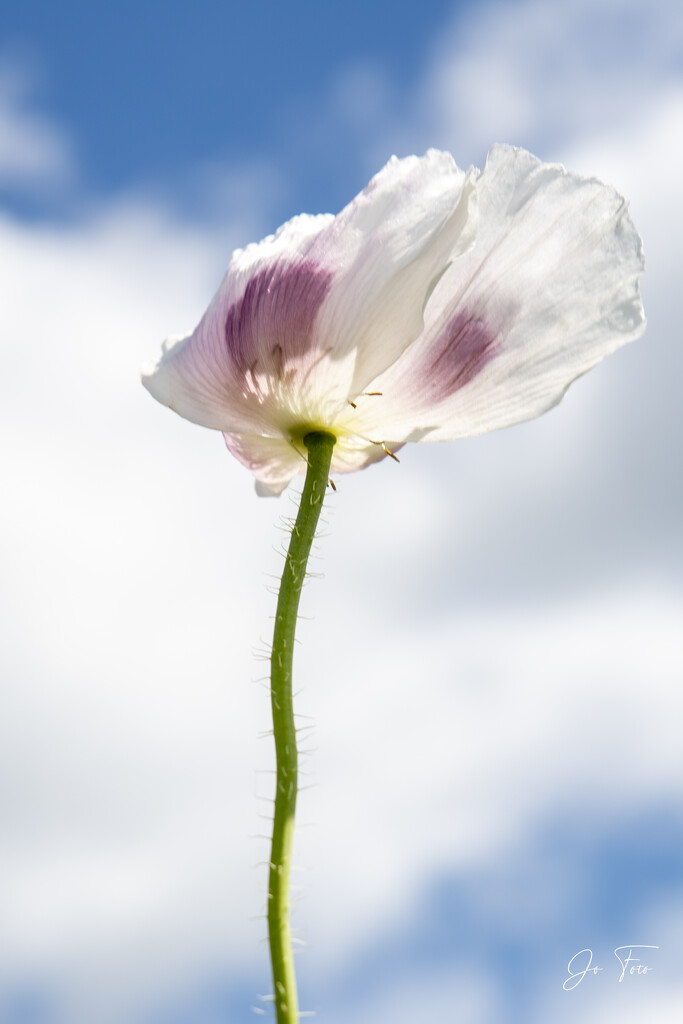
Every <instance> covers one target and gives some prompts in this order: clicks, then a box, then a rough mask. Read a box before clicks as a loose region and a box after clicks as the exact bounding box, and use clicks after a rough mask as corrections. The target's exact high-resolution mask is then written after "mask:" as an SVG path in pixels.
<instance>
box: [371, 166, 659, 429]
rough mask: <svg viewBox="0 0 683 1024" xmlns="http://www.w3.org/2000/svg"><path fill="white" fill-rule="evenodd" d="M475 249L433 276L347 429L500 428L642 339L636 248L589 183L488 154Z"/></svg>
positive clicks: (626, 224) (610, 193)
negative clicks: (411, 334)
mask: <svg viewBox="0 0 683 1024" xmlns="http://www.w3.org/2000/svg"><path fill="white" fill-rule="evenodd" d="M478 192H479V233H478V236H477V241H476V244H475V245H474V246H473V247H472V249H471V250H469V252H467V253H466V254H464V255H463V256H461V257H460V258H459V259H458V260H457V261H455V262H454V263H453V264H452V265H451V266H450V267H449V269H448V270H447V272H446V273H445V274H444V276H443V278H442V279H441V281H440V282H439V284H438V286H437V288H436V289H435V291H434V294H433V296H432V298H431V299H430V302H429V304H428V306H427V309H426V311H425V330H424V333H423V335H422V336H421V337H420V339H419V340H418V341H417V342H416V343H415V344H414V345H413V346H411V348H410V349H409V350H408V351H407V352H406V354H405V355H404V356H403V358H402V359H400V360H398V361H397V362H396V364H395V365H394V366H393V367H392V368H391V369H390V370H389V371H388V372H387V373H386V374H385V375H383V376H382V377H380V378H379V379H378V380H376V381H374V382H373V383H372V385H371V386H370V388H369V390H378V391H382V392H383V395H384V396H385V400H384V408H383V409H382V408H380V405H379V400H376V404H372V405H371V404H370V403H366V405H365V406H364V411H365V418H364V422H363V423H362V424H361V423H360V422H359V429H364V430H366V431H369V430H375V431H377V430H381V431H382V432H383V436H384V437H385V438H387V439H389V438H393V439H394V440H396V439H404V438H407V437H409V436H411V435H412V436H415V432H416V431H417V432H418V433H419V434H420V435H421V439H423V440H429V441H432V440H433V441H438V440H446V439H449V438H456V437H464V436H468V435H472V434H478V433H482V432H485V431H489V430H495V429H498V428H500V427H506V426H510V425H511V424H514V423H519V422H520V421H522V420H526V419H530V418H532V417H534V416H538V415H539V414H540V413H542V412H544V411H545V410H547V409H549V408H550V407H552V406H553V405H555V404H557V402H559V401H560V400H561V398H562V397H563V395H564V393H565V392H566V390H567V388H568V386H569V384H570V383H571V382H572V381H573V380H574V379H575V378H576V377H578V376H579V375H581V374H582V373H585V372H586V370H589V369H590V368H591V367H592V366H595V365H596V363H598V362H599V361H600V360H601V359H603V358H604V357H605V356H606V355H608V354H609V353H610V352H613V351H614V350H615V349H617V348H618V347H619V346H620V345H623V344H624V343H625V342H628V341H631V340H633V339H634V338H637V337H638V336H639V335H640V334H641V333H642V332H643V330H644V326H645V320H644V316H643V311H642V306H641V302H640V296H639V291H638V276H639V275H640V274H641V273H642V270H643V256H642V248H641V243H640V239H639V237H638V234H637V232H636V231H635V228H634V227H633V224H632V222H631V220H630V218H629V216H628V213H627V207H626V203H625V201H624V200H623V199H622V198H621V196H619V195H618V194H617V193H616V192H615V191H614V190H613V189H612V188H610V187H608V186H606V185H603V184H602V183H601V182H599V181H596V180H594V179H585V178H580V177H578V176H576V175H571V174H568V173H567V172H566V171H565V170H564V168H562V167H560V166H558V165H547V164H542V163H541V162H540V161H539V160H537V159H536V158H535V157H533V156H531V155H530V154H529V153H526V152H525V151H523V150H519V149H513V148H512V147H510V146H495V147H494V148H493V149H492V150H491V153H490V154H489V158H488V160H487V163H486V167H485V168H484V170H483V172H482V174H481V176H480V178H479V182H478Z"/></svg>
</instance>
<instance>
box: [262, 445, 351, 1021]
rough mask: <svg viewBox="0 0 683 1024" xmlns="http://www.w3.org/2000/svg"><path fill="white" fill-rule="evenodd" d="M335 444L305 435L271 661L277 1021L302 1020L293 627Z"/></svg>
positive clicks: (271, 904)
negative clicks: (295, 925)
mask: <svg viewBox="0 0 683 1024" xmlns="http://www.w3.org/2000/svg"><path fill="white" fill-rule="evenodd" d="M334 443H335V438H334V437H333V436H332V434H327V433H324V432H323V431H315V432H313V433H311V434H307V435H306V437H304V445H305V446H306V448H307V450H308V470H307V472H306V480H305V483H304V489H303V493H302V495H301V505H300V506H299V514H298V515H297V518H296V523H295V524H294V529H293V531H292V537H291V540H290V542H289V550H288V552H287V558H286V560H285V567H284V571H283V573H282V582H281V583H280V593H279V596H278V601H277V611H276V613H275V630H274V633H273V651H272V654H271V662H270V664H271V677H270V679H271V691H270V692H271V706H272V709H273V734H274V736H275V759H276V768H277V783H276V789H275V813H274V817H273V842H272V845H271V850H270V874H269V879H268V935H269V938H270V959H271V963H272V965H273V986H274V987H273V991H274V995H275V1015H276V1020H277V1024H298V1020H299V1008H298V1002H297V992H296V977H295V974H294V958H293V955H292V938H291V933H290V928H289V873H290V867H291V858H292V840H293V839H294V812H295V810H296V797H297V774H298V765H297V748H296V729H295V727H294V710H293V707H292V659H293V655H294V630H295V628H296V619H297V613H298V609H299V598H300V596H301V587H302V585H303V582H304V576H305V574H306V565H307V564H308V556H309V554H310V551H311V545H312V543H313V537H314V536H315V529H316V526H317V525H318V519H319V517H320V510H321V508H322V504H323V498H324V497H325V488H326V487H327V479H328V473H329V470H330V462H331V461H332V449H333V448H334Z"/></svg>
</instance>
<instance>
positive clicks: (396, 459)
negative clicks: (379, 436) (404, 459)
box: [368, 437, 401, 462]
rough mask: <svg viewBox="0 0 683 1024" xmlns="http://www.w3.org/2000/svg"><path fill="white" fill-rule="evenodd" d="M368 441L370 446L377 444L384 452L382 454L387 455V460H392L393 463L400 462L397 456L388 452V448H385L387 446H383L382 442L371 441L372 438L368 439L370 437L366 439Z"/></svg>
mask: <svg viewBox="0 0 683 1024" xmlns="http://www.w3.org/2000/svg"><path fill="white" fill-rule="evenodd" d="M368 441H369V442H370V444H378V445H379V446H380V448H381V449H382V451H383V452H384V454H385V455H388V456H389V458H391V459H393V460H394V462H400V461H401V460H400V459H399V457H398V455H394V453H393V452H392V451H390V449H389V448H387V446H386V445H385V443H384V441H373V440H372V438H370V437H369V438H368Z"/></svg>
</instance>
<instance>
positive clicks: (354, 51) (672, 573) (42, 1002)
mask: <svg viewBox="0 0 683 1024" xmlns="http://www.w3.org/2000/svg"><path fill="white" fill-rule="evenodd" d="M2 22H3V28H2V35H1V37H0V272H1V277H2V281H3V288H2V300H1V301H0V344H1V345H2V349H3V368H4V372H3V374H2V377H1V378H0V389H2V401H1V402H0V432H1V434H2V443H1V445H0V478H1V479H2V481H3V485H4V486H3V491H4V495H3V500H2V502H0V521H1V522H2V530H1V533H0V565H1V567H2V568H1V573H0V579H1V580H2V583H0V608H1V611H2V617H1V620H2V622H3V634H4V638H3V642H2V645H0V663H1V665H2V671H1V677H2V679H3V696H2V704H3V707H2V713H1V714H0V820H1V821H2V829H1V830H0V949H1V953H0V1024H92V1022H93V1021H98V1022H99V1024H218V1022H222V1021H230V1022H233V1021H235V1022H237V1021H246V1020H251V1019H259V1016H262V1014H263V1012H265V1013H266V1019H268V1017H267V1014H268V1013H269V1004H268V1001H267V998H266V997H267V995H268V993H269V985H270V979H269V972H268V962H267V949H266V946H265V941H264V940H265V932H266V930H265V921H264V917H263V914H264V903H265V895H264V892H265V870H264V861H265V860H266V858H267V841H266V839H265V838H263V837H264V835H265V834H266V833H267V831H268V822H267V820H266V819H267V815H268V810H269V796H270V786H271V775H270V774H269V772H270V770H271V768H272V753H271V738H270V737H269V736H268V729H269V720H268V696H267V692H266V688H265V685H264V677H265V676H266V673H267V665H266V664H265V662H264V651H265V650H266V646H267V643H268V634H269V629H270V627H271V616H272V613H273V608H274V596H273V591H272V588H273V586H274V584H275V582H276V577H277V575H278V573H279V570H280V568H281V565H282V555H281V550H282V546H283V544H284V543H285V542H286V522H287V519H288V518H290V517H291V516H292V515H293V512H294V509H295V496H293V495H292V494H291V493H290V492H286V493H285V494H284V495H283V496H282V497H281V498H279V499H277V500H274V499H270V500H266V499H260V498H257V497H256V495H255V494H254V490H253V481H252V479H251V477H250V475H249V473H248V472H247V471H246V470H245V469H244V468H243V467H242V466H240V465H239V464H238V463H237V462H235V461H234V460H232V459H231V457H230V456H229V454H228V453H227V452H226V450H225V447H224V445H223V442H222V439H221V438H220V437H219V436H218V435H215V434H213V433H212V432H210V431H207V430H202V429H200V428H197V427H194V426H193V425H191V424H189V423H187V422H186V421H183V420H181V419H180V418H178V417H175V416H173V415H172V414H171V413H170V412H169V411H168V410H166V409H163V408H162V407H161V406H158V405H157V404H156V403H154V402H153V401H151V400H150V397H149V395H148V394H147V393H146V392H145V391H144V390H143V388H142V387H141V386H140V383H139V371H140V366H141V365H142V364H143V363H145V362H148V361H149V360H153V359H154V358H155V357H156V355H157V353H158V350H159V346H160V343H161V341H162V339H164V338H165V337H169V336H172V335H178V334H182V333H184V332H187V331H189V330H191V329H192V328H193V327H194V325H195V324H196V322H197V321H198V319H199V317H200V316H201V314H202V312H203V310H204V309H205V307H206V305H207V303H208V301H209V300H210V298H211V296H212V294H213V292H214V290H215V288H216V287H217V284H218V282H219V281H220V278H221V277H222V274H223V272H224V270H225V266H226V265H227V262H228V260H229V258H230V253H231V252H232V250H233V249H234V248H235V247H236V246H242V245H245V244H247V243H248V242H250V241H255V240H257V239H259V238H260V237H263V236H264V235H265V234H268V233H270V232H272V231H273V230H274V229H275V228H276V227H277V226H278V225H279V224H280V223H282V222H283V221H284V220H285V219H287V218H288V217H290V216H292V215H293V214H296V213H298V212H301V211H306V212H310V213H317V212H326V211H329V212H336V211H337V210H338V209H340V208H341V207H342V206H343V205H344V204H345V203H346V202H348V200H349V199H351V198H352V196H353V195H354V194H355V193H356V192H357V191H358V190H359V189H360V188H362V187H363V185H364V184H365V183H366V182H367V180H368V179H369V177H370V176H371V175H372V174H373V173H374V172H375V171H377V170H378V169H379V167H381V166H382V164H383V163H384V162H385V161H386V160H387V159H388V157H389V156H390V155H391V154H392V153H397V154H398V155H406V154H408V153H411V152H418V153H420V152H423V151H424V150H425V149H426V148H428V147H429V146H437V147H441V148H445V149H448V150H449V151H451V152H452V153H453V154H454V156H455V159H456V160H457V162H458V163H459V164H460V166H462V167H467V166H469V164H471V163H474V164H476V165H478V166H481V165H482V163H483V160H484V159H485V155H486V152H487V150H488V148H489V146H490V145H491V144H492V143H494V142H510V143H514V144H516V145H521V146H525V147H527V148H529V149H530V150H532V151H533V152H535V153H536V154H537V155H538V156H540V157H541V158H542V159H544V160H547V161H561V162H562V163H564V164H565V165H566V166H567V167H568V168H570V169H571V170H573V171H576V172H579V173H582V174H586V175H591V176H593V175H594V176H597V177H599V178H601V179H602V180H604V181H606V182H609V183H610V184H612V185H614V186H615V187H616V188H617V189H619V190H620V191H621V192H622V193H623V194H624V195H625V196H627V197H628V199H629V200H630V209H631V215H632V217H633V220H634V222H635V224H636V226H637V227H638V229H639V231H640V232H641V234H642V236H643V241H644V247H645V253H646V260H647V272H646V275H645V278H644V280H643V286H642V289H643V297H644V303H645V309H646V313H647V316H648V324H649V326H648V330H647V333H646V335H645V336H644V337H643V338H642V339H640V340H639V341H637V342H635V343H634V344H632V345H629V346H627V347H626V348H624V349H622V350H620V351H619V352H618V353H616V354H615V355H613V356H611V357H610V358H609V359H608V360H607V361H606V362H605V363H604V364H602V365H601V366H600V367H598V368H597V369H595V370H594V371H592V372H591V373H590V374H588V375H587V376H586V377H584V378H583V379H582V380H580V381H578V382H577V383H576V384H575V385H573V386H572V388H571V389H570V391H569V394H568V396H567V398H566V400H565V401H564V402H563V403H562V405H561V406H559V407H558V408H557V409H555V410H553V411H552V412H551V413H549V414H547V415H546V416H544V417H542V418H540V419H539V420H536V421H533V422H531V423H527V424H524V425H521V426H518V427H515V428H512V429H510V430H507V431H501V432H499V433H495V434H491V435H486V436H483V437H480V438H476V439H472V440H468V441H462V442H457V443H453V444H447V445H424V446H422V445H421V446H411V447H409V448H406V449H404V451H403V452H402V455H401V463H400V465H396V464H395V463H393V462H392V461H391V460H385V461H384V462H382V463H380V464H378V465H376V466H373V467H371V468H370V469H369V470H368V471H367V472H362V473H359V474H355V475H351V476H348V477H345V478H344V479H343V480H339V481H337V487H338V490H337V493H336V494H335V495H333V496H331V497H330V499H329V501H328V504H327V507H326V510H325V513H324V516H325V522H324V528H323V530H322V531H321V535H320V537H319V540H318V541H317V544H316V558H317V559H318V560H317V561H316V563H315V565H314V570H315V572H316V573H319V574H320V576H321V578H312V579H311V580H310V581H309V584H308V585H307V587H306V589H305V591H304V599H303V607H302V611H303V614H304V615H305V616H307V618H306V619H304V620H303V621H302V623H301V632H300V641H301V645H300V647H299V650H298V657H297V663H296V666H295V670H296V675H297V681H298V686H299V687H300V692H299V695H298V697H297V700H298V707H299V711H300V713H301V714H302V715H306V716H309V717H308V718H306V719H305V721H306V722H310V725H311V729H310V737H307V738H306V740H305V743H304V744H303V746H304V747H305V749H306V751H307V753H306V754H305V755H304V758H303V767H304V769H305V771H306V772H307V773H308V774H307V779H306V782H307V787H309V788H306V790H305V791H304V792H303V793H302V795H301V801H300V813H299V820H300V827H299V830H298V833H297V846H296V862H297V865H298V866H299V867H300V869H301V870H300V871H298V872H297V875H296V882H297V885H300V899H298V900H297V906H296V910H295V916H294V923H295V926H296V928H297V933H298V935H299V936H300V937H301V939H302V943H304V944H303V945H302V947H301V952H300V954H299V955H298V956H297V964H298V971H299V978H300V997H301V1005H302V1007H303V1008H304V1009H306V1010H311V1011H315V1012H316V1017H317V1019H319V1020H320V1021H322V1022H325V1024H341V1022H342V1021H348V1020H353V1021H355V1022H356V1024H366V1022H367V1024H369V1022H371V1021H372V1022H373V1024H376V1022H378V1021H387V1022H389V1021H390V1022H391V1024H404V1022H406V1024H407V1022H408V1021H414V1020H415V1019H420V1020H424V1021H435V1022H436V1021H444V1022H446V1024H456V1022H459V1021H467V1022H468V1024H494V1022H495V1024H541V1022H543V1024H545V1022H547V1021H548V1020H549V1019H552V1020H554V1021H557V1022H558V1024H575V1022H576V1024H578V1022H581V1024H598V1022H599V1024H613V1022H614V1024H616V1022H617V1021H618V1022H619V1024H635V1022H636V1021H642V1020H643V1019H647V1020H648V1021H650V1022H652V1024H672V1022H673V1021H679V1020H680V1019H681V1015H682V1014H683V974H682V972H681V968H680V964H681V962H683V862H682V860H681V856H680V850H681V846H682V841H683V755H682V754H681V747H680V733H681V729H680V720H681V712H682V711H683V701H682V699H681V695H680V684H681V682H682V681H683V646H682V645H681V613H682V612H683V571H682V564H683V563H682V555H683V544H682V543H681V530H680V523H681V513H682V512H683V508H682V506H683V488H682V485H681V479H680V474H679V473H678V472H677V466H678V465H679V464H680V460H681V452H680V447H681V436H682V433H683V432H682V426H683V422H682V421H683V413H682V412H681V402H680V384H679V382H680V380H681V377H682V375H683V355H682V352H681V345H680V328H679V326H678V316H677V314H678V305H679V292H680V283H679V277H680V266H681V265H683V253H682V252H681V238H682V237H683V207H682V205H681V202H680V181H681V178H682V175H683V15H682V14H681V13H680V10H679V5H677V4H674V3H673V2H671V3H670V2H668V0H654V2H651V3H648V4H642V3H640V2H635V0H623V2H616V0H592V2H590V3H589V2H588V0H585V2H584V0H565V2H559V3H557V4H553V5H549V4H546V3H541V2H538V0H517V2H508V3H501V2H497V3H496V2H491V0H484V2H480V3H477V4H474V3H460V4H452V3H447V2H440V3H437V2H431V0H425V2H422V3H420V4H419V5H410V4H405V5H395V4H389V3H385V2H384V0H380V2H377V3H374V4H367V3H365V4H362V5H361V4H360V3H358V2H357V0H349V2H348V3H346V4H344V5H343V7H342V5H320V4H313V3H309V2H304V0H298V2H292V3H279V4H276V3H261V4H251V5H239V6H238V5H235V4H230V3H228V4H225V3H218V2H217V0H216V2H208V0H205V2H203V3H202V2H198V3H195V4H193V5H191V6H190V5H189V4H188V5H181V4H170V5H169V4H164V5H162V4H161V3H157V2H151V0H150V2H148V3H143V4H140V3H138V4H135V5H134V4H132V3H129V2H121V3H119V4H117V5H116V6H115V7H114V6H111V5H106V6H105V5H104V4H102V5H98V4H92V3H90V4H86V3H84V2H80V3H79V2H75V0H65V2H64V3H62V4H60V5H59V6H58V7H56V6H55V5H51V4H47V3H44V2H37V0H36V2H31V0H27V2H25V3H23V4H21V5H18V4H15V5H12V6H11V7H8V8H7V10H4V11H3V19H2ZM302 720H303V719H302ZM628 943H636V944H642V945H645V946H651V947H656V948H652V949H649V950H643V951H641V953H642V962H644V963H648V964H649V965H650V966H651V967H652V971H650V972H649V973H648V974H647V975H644V976H643V975H634V976H630V975H627V976H626V977H625V978H624V979H623V981H622V982H620V981H619V974H620V969H619V963H618V961H617V959H616V957H615V955H614V952H613V951H614V949H615V948H617V947H620V946H622V945H624V944H628ZM584 949H591V950H592V951H593V957H594V961H593V962H594V963H595V964H598V965H600V966H601V967H602V968H603V970H602V972H600V973H599V974H597V975H587V976H586V978H585V979H584V981H583V982H582V983H581V984H580V986H578V987H577V988H576V989H575V990H572V991H569V992H567V991H564V990H563V981H564V980H565V978H566V977H567V964H568V962H569V960H570V958H571V957H572V956H573V955H574V954H575V953H578V952H579V951H581V950H584ZM254 1011H256V1017H255V1014H254Z"/></svg>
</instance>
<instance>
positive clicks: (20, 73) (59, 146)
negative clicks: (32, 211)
mask: <svg viewBox="0 0 683 1024" xmlns="http://www.w3.org/2000/svg"><path fill="white" fill-rule="evenodd" d="M33 77H34V76H32V75H31V74H30V72H29V70H28V69H27V68H26V67H24V66H21V65H19V64H18V63H16V62H9V61H7V60H5V61H3V62H1V63H0V186H3V187H10V188H12V189H16V188H19V189H21V190H27V189H35V188H37V187H41V188H45V187H46V186H47V187H48V188H50V189H55V188H58V187H60V186H63V185H64V184H66V183H68V182H70V181H71V180H72V178H73V176H74V174H75V170H76V163H75V159H74V153H73V148H72V143H71V140H70V139H69V137H68V134H67V133H66V132H65V131H64V130H63V129H62V128H59V127H57V126H56V125H55V124H54V123H53V122H52V121H50V120H49V119H48V118H46V117H44V116H43V115H42V114H40V113H39V112H38V111H36V110H35V109H32V107H33V103H32V93H33V92H34V91H35V82H34V80H33Z"/></svg>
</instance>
